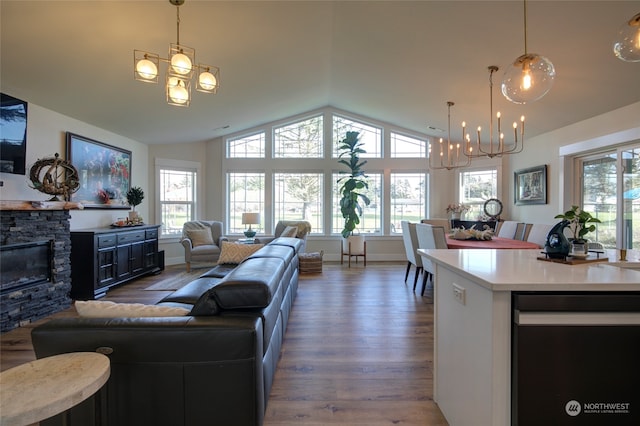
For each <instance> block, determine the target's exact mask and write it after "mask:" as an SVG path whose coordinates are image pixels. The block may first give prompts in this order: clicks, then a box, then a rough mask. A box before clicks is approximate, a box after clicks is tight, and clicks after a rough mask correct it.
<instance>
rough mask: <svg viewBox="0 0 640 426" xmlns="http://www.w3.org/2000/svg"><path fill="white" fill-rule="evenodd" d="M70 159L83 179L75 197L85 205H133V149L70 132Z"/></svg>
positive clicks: (95, 206)
mask: <svg viewBox="0 0 640 426" xmlns="http://www.w3.org/2000/svg"><path fill="white" fill-rule="evenodd" d="M67 160H68V161H69V162H70V163H71V164H73V165H74V166H75V168H76V169H77V170H78V178H79V180H80V188H79V189H78V190H77V191H76V192H75V193H74V194H73V195H72V200H73V201H75V202H79V203H82V204H83V205H84V207H85V208H97V209H127V210H128V209H130V206H129V205H128V204H127V201H126V200H127V191H129V188H131V151H127V150H126V149H122V148H117V147H115V146H111V145H107V144H106V143H102V142H98V141H96V140H93V139H89V138H85V137H84V136H80V135H76V134H74V133H71V132H67Z"/></svg>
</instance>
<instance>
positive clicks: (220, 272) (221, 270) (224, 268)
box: [200, 263, 237, 278]
mask: <svg viewBox="0 0 640 426" xmlns="http://www.w3.org/2000/svg"><path fill="white" fill-rule="evenodd" d="M236 266H237V265H235V264H233V263H229V264H226V265H224V264H223V265H216V266H215V267H214V268H211V269H209V270H208V271H207V272H205V273H204V274H202V275H200V278H224V277H226V276H227V274H228V273H229V272H231V271H233V270H234V269H235V268H236Z"/></svg>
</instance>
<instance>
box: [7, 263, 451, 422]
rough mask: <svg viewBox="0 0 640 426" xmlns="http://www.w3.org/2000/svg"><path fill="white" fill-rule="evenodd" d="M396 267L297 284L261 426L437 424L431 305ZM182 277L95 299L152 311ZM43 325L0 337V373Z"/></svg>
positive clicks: (327, 274)
mask: <svg viewBox="0 0 640 426" xmlns="http://www.w3.org/2000/svg"><path fill="white" fill-rule="evenodd" d="M405 267H406V264H405V263H399V262H378V263H375V262H369V263H368V264H367V267H366V268H365V267H363V265H362V262H360V263H358V264H355V263H352V266H351V268H347V266H346V264H345V265H344V266H341V265H340V264H339V263H332V262H326V263H325V264H324V265H323V272H322V274H309V275H302V276H301V279H300V286H299V290H298V296H297V298H296V301H295V304H294V307H293V311H292V314H291V317H290V319H289V324H288V327H287V331H286V334H285V340H284V344H283V347H282V352H281V359H280V362H279V364H278V370H277V372H276V376H275V381H274V384H273V388H272V390H271V395H270V398H269V403H268V405H267V412H266V418H265V422H264V424H265V426H275V425H296V424H304V425H369V426H375V425H397V424H401V425H423V426H424V425H447V422H446V420H445V419H444V417H443V416H442V414H441V412H440V410H439V409H438V407H437V405H436V404H435V403H434V402H433V399H432V397H433V381H432V379H433V374H432V365H433V304H432V299H431V297H429V295H428V294H425V296H424V297H422V296H420V295H419V293H418V294H414V292H413V291H412V288H411V287H412V282H409V284H405V283H404V282H403V279H404V273H405ZM183 270H184V267H183V266H171V267H168V268H167V269H166V270H165V271H164V272H163V273H162V274H161V275H157V276H149V277H144V278H142V279H138V280H136V281H133V282H131V283H129V284H126V285H123V286H121V287H119V288H116V289H113V290H111V291H109V293H108V294H107V296H106V298H105V299H104V300H112V301H116V302H139V303H149V304H152V303H156V302H157V301H159V300H160V299H162V298H163V297H164V296H165V295H166V294H168V293H170V292H168V291H148V290H145V288H147V287H148V286H149V285H151V284H153V283H154V282H156V281H159V280H161V279H165V278H167V277H168V276H169V274H177V273H179V272H182V271H183ZM411 275H413V271H412V274H411ZM411 275H410V276H411ZM409 281H410V280H409ZM427 293H428V292H427ZM73 315H75V311H74V310H73V309H70V310H67V311H65V312H61V313H59V314H56V315H54V316H56V317H58V316H73ZM47 320H48V319H44V320H42V321H39V322H37V323H35V324H31V325H29V326H25V327H21V328H19V329H16V330H12V331H10V332H7V333H4V334H3V335H2V336H0V337H1V339H0V343H1V345H2V346H1V358H0V361H1V369H2V370H5V369H7V368H10V367H13V366H15V365H19V364H22V363H24V362H28V361H30V360H32V359H34V354H33V350H32V348H31V340H30V332H31V329H32V328H33V327H34V326H35V325H37V324H40V323H42V322H43V321H47Z"/></svg>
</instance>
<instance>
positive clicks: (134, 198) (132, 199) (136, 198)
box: [127, 186, 144, 223]
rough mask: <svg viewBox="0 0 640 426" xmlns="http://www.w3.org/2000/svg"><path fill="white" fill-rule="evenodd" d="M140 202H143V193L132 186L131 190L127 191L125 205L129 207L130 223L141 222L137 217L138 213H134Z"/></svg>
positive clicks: (137, 187)
mask: <svg viewBox="0 0 640 426" xmlns="http://www.w3.org/2000/svg"><path fill="white" fill-rule="evenodd" d="M142 200H144V191H143V190H142V188H140V187H139V186H132V187H131V189H129V191H127V203H129V205H130V206H131V212H129V219H130V221H131V222H134V223H140V222H142V218H140V217H139V216H138V212H137V211H136V206H137V205H139V204H140V203H142Z"/></svg>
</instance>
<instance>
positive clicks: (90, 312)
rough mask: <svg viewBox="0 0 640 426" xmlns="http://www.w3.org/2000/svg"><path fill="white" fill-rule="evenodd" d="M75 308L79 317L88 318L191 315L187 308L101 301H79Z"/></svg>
mask: <svg viewBox="0 0 640 426" xmlns="http://www.w3.org/2000/svg"><path fill="white" fill-rule="evenodd" d="M75 307H76V311H78V315H80V316H81V317H86V318H136V317H180V316H184V315H187V314H188V313H189V310H188V309H185V308H178V307H175V308H174V307H171V306H155V305H143V304H142V303H114V302H109V301H100V300H86V301H84V300H77V301H76V303H75Z"/></svg>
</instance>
